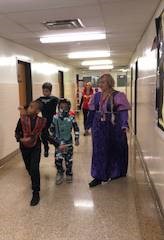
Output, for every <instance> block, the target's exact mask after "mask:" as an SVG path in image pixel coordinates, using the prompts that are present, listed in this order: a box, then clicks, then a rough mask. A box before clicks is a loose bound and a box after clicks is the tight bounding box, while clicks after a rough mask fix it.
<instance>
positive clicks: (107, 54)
mask: <svg viewBox="0 0 164 240" xmlns="http://www.w3.org/2000/svg"><path fill="white" fill-rule="evenodd" d="M99 57H110V51H87V52H72V53H69V54H68V58H70V59H80V58H99Z"/></svg>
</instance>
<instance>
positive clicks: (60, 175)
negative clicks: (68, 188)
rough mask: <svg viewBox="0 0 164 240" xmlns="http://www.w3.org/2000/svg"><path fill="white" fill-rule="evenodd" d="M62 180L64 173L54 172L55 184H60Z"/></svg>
mask: <svg viewBox="0 0 164 240" xmlns="http://www.w3.org/2000/svg"><path fill="white" fill-rule="evenodd" d="M63 180H64V175H63V174H62V173H59V172H58V173H57V174H56V185H60V184H62V183H63Z"/></svg>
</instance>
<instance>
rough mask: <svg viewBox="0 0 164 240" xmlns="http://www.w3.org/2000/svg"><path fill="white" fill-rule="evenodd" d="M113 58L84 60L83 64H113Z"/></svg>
mask: <svg viewBox="0 0 164 240" xmlns="http://www.w3.org/2000/svg"><path fill="white" fill-rule="evenodd" d="M112 63H113V62H112V60H108V59H107V60H91V61H83V62H82V63H81V65H82V66H91V65H106V64H112Z"/></svg>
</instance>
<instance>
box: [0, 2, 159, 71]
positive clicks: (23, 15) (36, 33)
mask: <svg viewBox="0 0 164 240" xmlns="http://www.w3.org/2000/svg"><path fill="white" fill-rule="evenodd" d="M159 2H160V1H159V0H3V1H0V36H2V37H5V38H7V39H10V40H13V41H15V42H17V43H19V44H22V45H24V46H26V47H29V48H32V49H35V50H37V51H39V52H42V53H44V54H46V55H48V56H50V57H53V58H55V59H58V60H61V61H63V62H65V63H68V64H70V65H74V66H76V67H80V61H79V60H69V59H68V58H67V54H68V53H69V52H72V51H83V50H87V51H89V50H109V48H110V51H111V59H112V60H113V62H114V66H122V65H127V64H128V63H129V61H130V58H131V56H132V54H133V52H134V50H135V48H136V46H137V43H138V42H139V40H140V39H141V37H142V35H143V33H144V31H145V29H146V27H147V25H148V23H149V22H150V20H151V18H152V16H153V14H154V12H155V10H156V8H157V6H158V4H159ZM74 18H80V19H81V20H82V22H83V24H84V25H85V28H84V29H83V31H95V30H96V31H103V32H106V34H107V40H97V41H88V42H76V43H56V44H41V43H40V41H39V38H40V37H41V36H44V35H50V34H54V33H56V32H57V33H60V31H56V32H55V31H50V30H48V29H46V27H45V26H43V25H42V24H41V23H42V22H45V21H49V20H62V19H74ZM67 31H68V30H67ZM74 31H75V32H78V31H81V29H80V30H74ZM61 32H63V31H61Z"/></svg>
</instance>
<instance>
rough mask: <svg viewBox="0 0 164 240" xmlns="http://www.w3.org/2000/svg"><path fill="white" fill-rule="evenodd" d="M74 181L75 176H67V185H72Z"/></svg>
mask: <svg viewBox="0 0 164 240" xmlns="http://www.w3.org/2000/svg"><path fill="white" fill-rule="evenodd" d="M72 181H73V176H72V175H67V176H66V182H67V183H72Z"/></svg>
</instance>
